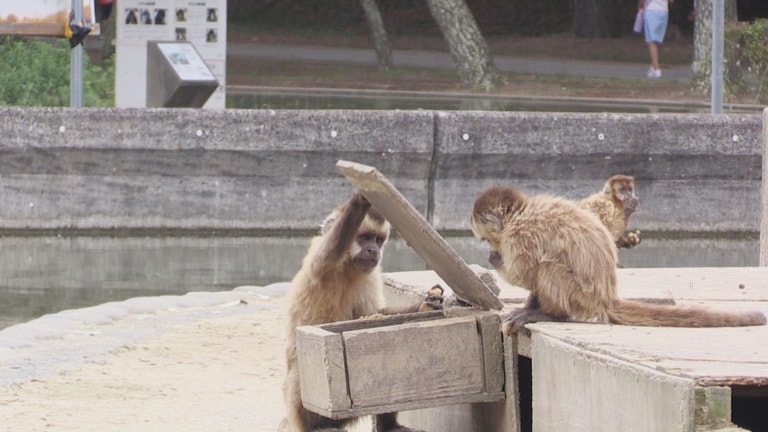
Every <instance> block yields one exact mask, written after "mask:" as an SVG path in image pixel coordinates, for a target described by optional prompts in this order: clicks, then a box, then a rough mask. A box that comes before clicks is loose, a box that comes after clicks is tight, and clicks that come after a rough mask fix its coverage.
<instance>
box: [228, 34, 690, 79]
mask: <svg viewBox="0 0 768 432" xmlns="http://www.w3.org/2000/svg"><path fill="white" fill-rule="evenodd" d="M227 55H228V56H233V57H253V58H269V59H279V60H309V61H318V62H331V63H350V64H360V65H370V64H376V55H375V53H374V52H373V50H369V49H359V48H333V47H322V46H309V45H279V44H263V43H247V44H246V43H230V44H228V45H227ZM392 58H393V61H394V64H395V66H398V67H423V68H437V69H453V68H454V64H453V60H452V59H451V56H450V54H448V53H446V52H437V51H422V50H407V51H405V50H394V51H393V52H392ZM494 61H495V62H496V66H497V67H498V68H499V69H500V70H502V71H504V72H514V73H525V74H549V75H575V76H588V77H600V78H623V79H633V78H636V79H643V80H644V79H646V78H645V71H646V68H647V65H646V64H638V63H619V62H605V61H577V60H565V59H554V58H523V57H510V56H494ZM663 72H664V77H663V78H662V79H665V80H674V81H679V82H688V81H690V78H691V70H690V67H689V66H675V67H670V68H666V69H664V71H663Z"/></svg>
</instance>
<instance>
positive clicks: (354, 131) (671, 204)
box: [0, 108, 762, 233]
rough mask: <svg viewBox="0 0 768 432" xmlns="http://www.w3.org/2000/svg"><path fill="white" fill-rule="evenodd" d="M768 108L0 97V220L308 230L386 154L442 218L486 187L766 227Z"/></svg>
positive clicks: (47, 226) (422, 206)
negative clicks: (622, 200) (237, 105)
mask: <svg viewBox="0 0 768 432" xmlns="http://www.w3.org/2000/svg"><path fill="white" fill-rule="evenodd" d="M761 133H762V121H761V116H760V115H759V114H738V115H735V114H734V115H710V114H577V113H534V112H477V111H472V112H444V111H306V110H224V111H209V110H195V109H115V108H88V109H70V108H0V180H1V181H2V183H1V184H0V196H2V203H3V205H2V206H1V207H0V230H2V231H3V232H6V233H8V232H15V231H30V232H34V231H37V230H42V231H50V230H54V231H59V230H63V231H66V230H74V231H78V230H96V231H100V230H107V231H109V230H115V229H116V230H126V231H130V230H182V231H187V230H188V231H197V230H201V231H211V232H225V231H228V230H235V231H243V230H245V231H260V230H265V231H282V230H313V229H315V228H316V227H317V225H318V223H319V222H320V221H321V220H322V218H323V216H324V215H325V214H327V213H328V212H329V211H330V210H331V209H332V208H333V207H334V206H335V205H337V204H338V203H340V202H342V201H343V200H344V199H346V197H347V196H349V194H350V193H351V190H352V189H351V186H350V185H349V183H348V182H347V181H346V180H345V179H344V178H343V177H342V176H341V175H340V174H339V173H338V172H337V171H336V168H335V162H336V161H337V160H338V159H347V160H351V161H355V162H360V163H364V164H369V165H372V166H375V167H377V168H378V169H379V170H380V171H381V172H382V173H384V174H385V175H386V176H387V177H388V178H389V179H390V180H392V182H393V183H394V184H395V186H397V187H398V189H400V190H401V191H402V192H403V193H404V194H405V196H406V197H407V198H408V199H409V200H410V201H411V203H412V204H413V205H414V206H415V207H416V208H417V209H418V210H419V211H420V212H422V213H423V214H424V215H426V216H427V218H428V219H429V220H430V221H431V222H432V223H433V224H434V226H435V227H436V228H437V229H439V230H459V231H464V230H468V228H469V227H468V223H467V220H468V214H469V212H470V209H471V205H472V201H473V199H474V197H475V196H476V195H477V194H478V193H479V192H480V191H481V190H482V189H484V188H485V187H487V186H490V185H492V184H497V183H499V184H511V185H516V186H518V187H519V188H521V189H523V190H524V191H527V192H528V193H543V192H547V193H553V194H560V195H565V196H568V197H571V198H578V197H582V196H586V195H588V194H589V193H592V192H594V191H597V190H598V189H600V188H601V187H602V184H603V182H604V181H605V179H607V178H608V177H609V176H611V175H613V174H617V173H623V174H629V175H634V176H635V178H636V183H637V193H638V195H639V196H640V198H641V204H640V208H639V210H638V212H637V213H636V215H635V218H634V219H633V226H635V227H637V228H640V229H642V230H646V231H687V232H697V233H698V232H700V233H718V232H732V231H737V232H752V233H754V232H757V231H759V227H760V210H761V206H760V181H761V169H762V156H761V154H762V151H761V149H762V137H761Z"/></svg>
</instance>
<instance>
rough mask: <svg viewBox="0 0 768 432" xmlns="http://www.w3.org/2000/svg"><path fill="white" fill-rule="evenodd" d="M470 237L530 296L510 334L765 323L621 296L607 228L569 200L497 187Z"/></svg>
mask: <svg viewBox="0 0 768 432" xmlns="http://www.w3.org/2000/svg"><path fill="white" fill-rule="evenodd" d="M470 223H471V226H472V232H473V233H474V234H475V236H476V237H478V238H479V239H481V240H485V241H487V242H488V244H489V245H490V248H491V252H490V256H489V258H488V261H489V262H490V264H491V265H492V266H494V267H495V268H496V271H497V272H498V273H499V275H500V276H501V278H503V279H504V280H505V281H506V282H508V283H510V284H513V285H517V286H520V287H522V288H525V289H527V290H528V291H530V292H531V294H530V296H529V297H528V300H527V302H526V305H525V306H524V307H523V308H521V309H517V310H514V311H512V312H511V313H509V314H508V315H506V316H505V317H503V320H502V321H503V322H502V331H503V332H504V334H510V333H516V332H518V331H524V332H525V333H526V334H528V333H529V332H528V331H527V330H526V329H525V328H524V325H525V324H526V323H530V322H536V321H591V322H601V323H611V324H625V325H636V326H669V327H736V326H752V325H764V324H765V323H766V318H765V315H763V313H762V312H757V311H755V312H728V311H717V310H711V309H707V308H704V307H695V306H682V305H680V306H678V305H661V304H651V303H645V302H639V301H631V300H624V299H621V298H619V295H618V291H617V287H616V260H617V258H616V254H617V249H616V247H615V246H614V243H613V238H612V237H611V234H610V233H609V232H608V229H607V228H606V227H605V226H604V225H603V224H602V223H601V222H600V220H599V219H598V218H597V217H596V216H595V215H594V214H592V213H590V212H588V211H585V210H584V209H581V208H579V206H577V205H576V204H575V203H573V202H572V201H569V200H567V199H564V198H558V197H553V196H550V195H534V196H526V195H525V194H523V193H522V192H520V191H518V190H517V189H514V188H511V187H501V186H495V187H491V188H490V189H488V190H486V191H484V192H483V193H482V194H480V195H479V196H478V197H477V199H476V200H475V204H474V208H473V210H472V216H471V220H470Z"/></svg>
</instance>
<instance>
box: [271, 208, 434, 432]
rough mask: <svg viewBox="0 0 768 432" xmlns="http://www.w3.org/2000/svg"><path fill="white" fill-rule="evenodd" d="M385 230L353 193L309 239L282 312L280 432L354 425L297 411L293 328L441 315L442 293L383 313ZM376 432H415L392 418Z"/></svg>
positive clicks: (383, 419) (383, 417)
mask: <svg viewBox="0 0 768 432" xmlns="http://www.w3.org/2000/svg"><path fill="white" fill-rule="evenodd" d="M389 231H390V226H389V223H388V222H387V221H386V220H385V219H384V216H383V215H382V214H381V213H380V212H378V211H377V210H376V209H375V208H371V204H370V203H369V202H368V200H366V199H365V197H363V196H362V195H361V194H359V193H355V194H354V195H353V196H352V198H350V199H349V201H347V202H346V203H344V204H343V205H341V206H339V207H338V208H337V209H336V210H334V211H333V212H332V213H331V214H330V215H329V216H328V217H327V218H326V219H325V221H324V222H323V223H322V225H321V229H320V234H319V235H318V236H316V237H314V238H313V239H312V241H311V242H310V245H309V250H308V251H307V254H306V256H305V257H304V260H303V261H302V265H301V269H299V271H298V273H296V275H295V276H294V278H293V280H292V281H291V289H290V293H289V296H288V311H287V330H288V334H287V343H286V367H287V371H286V377H285V382H284V384H283V393H284V396H285V402H286V412H287V418H286V419H285V420H283V423H282V424H281V429H280V430H281V431H291V432H309V431H328V432H330V431H344V430H345V429H344V427H345V426H346V425H348V424H350V423H351V422H353V421H355V420H357V419H355V418H350V419H330V418H327V417H323V416H321V415H319V414H316V413H313V412H311V411H309V410H307V409H306V408H304V406H303V405H302V402H301V390H300V386H299V371H298V364H297V354H296V336H295V330H296V327H299V326H304V325H318V324H325V323H330V322H335V321H344V320H351V319H357V318H361V317H364V316H368V315H373V314H377V313H382V314H392V313H407V312H418V311H425V310H434V309H440V308H441V307H442V303H443V297H442V295H443V289H442V288H441V287H439V286H436V287H433V288H432V289H430V290H429V292H428V293H427V298H426V299H425V300H424V301H423V302H421V303H418V304H415V305H413V306H411V307H407V308H402V309H393V308H386V307H384V298H383V285H384V282H383V278H382V275H381V267H380V265H379V263H380V262H381V257H382V252H383V247H384V244H385V243H386V241H387V239H388V238H389ZM375 421H376V431H377V432H385V431H386V432H417V431H415V430H414V429H411V428H407V427H404V426H401V425H400V424H399V423H398V421H397V413H387V414H379V415H377V416H376V420H375Z"/></svg>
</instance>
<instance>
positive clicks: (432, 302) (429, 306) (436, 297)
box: [419, 285, 445, 312]
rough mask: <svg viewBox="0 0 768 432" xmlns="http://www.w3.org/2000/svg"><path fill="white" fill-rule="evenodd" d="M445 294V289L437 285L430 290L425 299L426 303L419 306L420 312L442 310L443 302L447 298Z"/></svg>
mask: <svg viewBox="0 0 768 432" xmlns="http://www.w3.org/2000/svg"><path fill="white" fill-rule="evenodd" d="M444 292H445V291H444V290H443V287H441V286H440V285H435V286H433V287H432V288H430V289H429V290H428V291H427V297H426V298H424V301H423V302H421V304H420V305H419V312H427V311H431V310H442V309H443V302H444V301H445V298H444V297H443V293H444Z"/></svg>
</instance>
